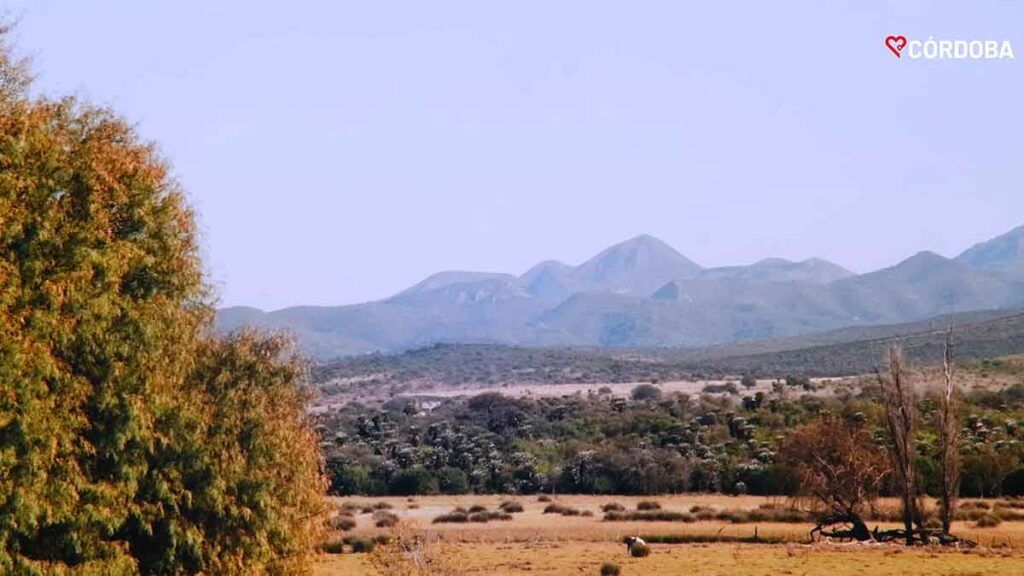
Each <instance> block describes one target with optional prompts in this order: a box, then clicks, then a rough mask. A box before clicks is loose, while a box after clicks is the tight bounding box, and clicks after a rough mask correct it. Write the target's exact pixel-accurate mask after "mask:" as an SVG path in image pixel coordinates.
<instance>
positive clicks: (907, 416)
mask: <svg viewBox="0 0 1024 576" xmlns="http://www.w3.org/2000/svg"><path fill="white" fill-rule="evenodd" d="M877 376H878V384H879V387H880V388H881V391H882V403H883V404H884V406H885V423H886V428H888V430H889V436H890V445H889V453H890V455H891V456H892V463H893V468H894V469H895V471H896V482H897V487H898V488H899V491H900V500H901V502H902V505H903V527H904V529H905V530H906V539H907V544H908V545H909V544H913V543H914V528H915V526H916V527H921V526H920V515H919V514H918V508H917V473H916V470H915V466H914V440H915V437H914V433H915V430H914V424H915V420H916V418H915V415H914V398H913V391H912V390H911V388H910V382H909V381H908V380H907V374H906V370H905V368H904V365H903V352H902V350H900V347H899V345H898V344H892V345H890V346H889V369H888V373H886V374H882V371H881V370H879V371H878V372H877Z"/></svg>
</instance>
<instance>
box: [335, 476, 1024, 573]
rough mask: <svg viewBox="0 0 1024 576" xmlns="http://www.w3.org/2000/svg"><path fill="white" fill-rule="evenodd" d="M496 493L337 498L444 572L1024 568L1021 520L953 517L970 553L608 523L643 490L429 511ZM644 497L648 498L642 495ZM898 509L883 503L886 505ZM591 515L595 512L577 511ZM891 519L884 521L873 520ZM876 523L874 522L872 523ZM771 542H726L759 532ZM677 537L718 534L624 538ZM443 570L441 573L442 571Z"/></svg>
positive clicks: (360, 528) (787, 529)
mask: <svg viewBox="0 0 1024 576" xmlns="http://www.w3.org/2000/svg"><path fill="white" fill-rule="evenodd" d="M508 499H509V498H507V497H502V496H434V497H419V498H415V499H412V500H411V501H410V499H406V498H383V499H375V500H373V501H371V500H368V499H358V498H357V499H335V500H334V501H333V503H334V504H336V505H342V504H344V503H345V502H349V503H350V504H353V505H358V506H360V507H361V506H364V505H368V504H371V503H372V502H378V501H384V502H387V504H388V505H390V506H391V512H393V513H395V514H397V515H398V516H399V517H400V518H401V519H402V527H401V528H400V529H402V530H407V531H414V532H415V533H416V534H417V535H418V536H420V537H422V538H423V539H424V540H425V541H426V542H428V547H432V551H433V552H432V553H433V554H434V556H435V561H436V562H437V565H438V566H444V567H445V568H444V569H442V568H438V571H439V572H438V573H441V574H490V575H506V574H507V575H519V574H545V575H562V574H566V575H568V574H595V575H596V574H598V573H599V569H600V566H601V564H603V563H606V562H611V563H615V564H618V565H620V566H621V567H622V574H624V575H633V574H644V575H648V574H649V575H668V574H707V575H711V574H721V575H740V574H743V575H753V574H766V575H767V574H772V575H774V574H829V575H830V576H846V575H853V574H872V575H881V574H935V575H939V574H943V575H945V574H963V575H968V574H971V575H974V574H1020V573H1024V521H1011V522H1003V523H1002V524H1000V525H999V526H996V527H990V528H979V527H977V526H976V525H975V524H974V523H973V522H958V523H956V524H955V525H954V529H953V531H954V532H956V533H957V534H959V535H961V536H965V537H968V538H970V539H972V540H975V541H977V542H979V543H980V544H981V546H980V547H979V548H977V549H974V550H970V551H953V550H942V549H930V548H929V549H920V548H919V549H906V548H904V547H902V546H899V545H884V546H883V545H862V544H848V543H846V544H844V543H819V544H813V545H811V544H807V533H808V530H809V528H810V526H809V525H808V524H803V523H778V522H766V523H756V524H755V523H730V522H723V521H715V520H712V521H697V522H687V523H682V522H607V521H604V520H603V514H602V512H601V507H602V505H604V504H606V503H608V502H612V501H614V502H618V503H620V504H622V505H623V506H624V507H626V508H627V509H633V508H636V505H637V504H638V502H639V501H640V500H643V499H644V498H639V497H610V496H559V497H558V498H557V500H556V502H557V503H558V504H561V505H563V506H566V507H570V508H574V509H576V510H578V511H579V512H580V513H581V515H580V516H562V515H557V514H544V513H543V510H544V508H545V507H546V506H547V505H548V503H546V502H538V501H537V500H536V499H535V498H525V497H520V498H514V499H515V500H516V501H518V502H520V503H522V504H523V506H524V511H523V512H522V513H518V514H515V515H514V518H513V519H512V520H509V521H495V522H488V523H464V524H435V523H432V520H433V518H435V517H437V516H439V515H441V514H443V513H446V512H450V511H451V510H452V509H453V508H456V507H463V508H469V507H471V506H473V505H480V506H484V507H487V508H488V509H492V510H493V509H497V507H498V505H499V504H500V502H502V501H505V500H508ZM647 499H649V498H647ZM656 500H657V501H658V502H659V503H660V504H661V506H662V508H663V509H664V510H667V511H687V510H690V509H692V508H693V507H694V506H702V507H707V508H713V509H718V510H756V509H758V508H759V507H761V506H762V505H765V504H769V505H776V506H778V505H780V504H785V502H784V501H782V500H780V499H770V498H763V497H749V496H746V497H730V496H720V495H677V496H663V497H658V498H657V499H656ZM890 506H894V503H893V502H883V503H882V508H883V509H884V508H886V507H890ZM585 512H590V513H592V514H593V515H592V516H583V515H582V514H583V513H585ZM356 521H357V525H356V527H355V528H354V529H353V530H352V531H351V532H348V533H347V534H350V535H356V536H360V537H367V538H368V537H372V536H375V535H381V534H386V533H388V532H389V530H393V529H387V528H377V527H375V526H374V523H373V520H372V518H371V515H369V514H357V515H356ZM878 524H880V525H881V526H883V527H884V526H889V525H891V524H888V523H878ZM871 525H872V526H874V525H875V523H874V522H872V523H871ZM755 530H756V534H757V535H758V537H759V538H760V539H762V540H766V541H772V542H776V543H774V544H751V543H736V542H727V541H725V540H729V539H731V538H750V537H752V536H753V535H754V534H755ZM627 535H641V536H665V535H673V536H683V537H684V538H680V539H686V538H685V537H691V538H694V539H697V538H700V539H708V540H719V541H717V542H715V541H711V542H704V543H699V544H698V543H690V544H653V545H652V549H653V554H652V555H651V556H650V557H648V558H632V557H630V556H629V555H628V553H627V550H626V547H625V546H623V545H622V544H620V542H621V539H622V537H623V536H627ZM371 557H372V555H368V554H352V553H345V554H338V555H324V557H323V560H322V561H321V563H320V564H319V566H318V572H317V576H342V575H346V576H347V575H353V576H355V575H363V574H366V575H372V574H380V575H381V576H387V575H386V574H382V573H381V572H379V571H376V570H375V569H374V567H373V566H372V565H371V563H370V559H371ZM445 570H447V571H445Z"/></svg>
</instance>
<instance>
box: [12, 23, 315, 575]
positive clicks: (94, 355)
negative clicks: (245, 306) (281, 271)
mask: <svg viewBox="0 0 1024 576" xmlns="http://www.w3.org/2000/svg"><path fill="white" fill-rule="evenodd" d="M2 32H3V31H2V30H0V40H2V39H3V34H2ZM30 87H31V81H30V78H29V76H28V73H27V67H26V66H25V64H24V63H23V62H21V61H18V60H16V59H15V58H14V57H13V56H12V53H11V50H10V49H9V48H8V47H7V45H5V44H0V573H5V574H7V573H15V574H33V573H98V574H118V573H126V574H132V573H153V574H158V573H163V574H172V573H199V572H205V573H217V574H293V573H302V572H303V571H304V570H305V558H306V552H307V551H308V549H309V544H310V542H311V541H312V539H313V538H314V537H315V533H316V530H317V525H318V517H317V515H318V511H319V507H320V500H319V494H320V493H321V490H322V488H323V484H322V481H321V476H320V463H319V458H318V456H317V452H316V444H315V439H314V438H313V436H312V434H311V433H310V432H309V428H308V426H307V425H306V422H305V419H304V399H303V397H302V394H301V392H300V390H299V388H298V382H300V380H301V375H302V371H301V366H300V365H299V364H298V363H297V362H296V361H295V360H294V359H293V357H291V356H289V355H288V354H287V350H286V347H284V345H283V344H282V342H281V341H280V340H279V339H277V338H265V337H262V336H259V335H255V334H243V335H238V336H236V337H234V338H231V339H227V340H223V341H222V340H218V339H216V337H214V336H213V335H212V329H211V320H212V306H211V304H210V302H211V298H210V295H209V291H208V288H207V285H206V284H205V281H204V276H203V269H202V265H201V262H200V258H199V250H198V247H197V239H196V230H195V224H194V218H193V214H192V212H191V210H190V208H189V207H188V205H187V203H186V201H185V197H184V195H183V194H182V192H181V191H180V190H179V188H178V186H177V184H176V183H175V181H174V180H173V178H171V177H170V176H169V173H168V172H169V170H168V167H167V165H166V164H165V163H164V162H163V161H162V160H161V159H160V158H159V156H158V155H157V154H156V153H155V151H154V148H153V146H152V145H149V144H146V143H144V142H141V141H140V140H139V138H138V136H137V135H136V134H135V133H134V131H133V129H132V128H131V126H130V125H129V124H127V123H126V122H125V121H124V120H122V119H121V118H119V117H118V116H117V115H116V114H114V113H112V112H110V111H109V110H106V109H103V108H99V107H95V106H91V105H88V104H85V103H82V102H80V101H78V100H76V99H74V98H64V99H58V100H53V99H47V98H42V97H36V96H33V95H31V94H30V92H29V89H30Z"/></svg>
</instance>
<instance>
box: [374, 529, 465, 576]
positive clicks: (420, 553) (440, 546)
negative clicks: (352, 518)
mask: <svg viewBox="0 0 1024 576" xmlns="http://www.w3.org/2000/svg"><path fill="white" fill-rule="evenodd" d="M376 543H377V546H376V547H375V548H374V550H373V552H372V553H371V554H370V556H369V561H370V565H371V566H373V568H374V569H375V570H376V572H377V573H378V574H380V575H381V576H460V575H462V574H464V573H465V569H464V567H463V566H462V565H461V564H460V562H459V560H458V558H459V556H458V552H457V551H456V550H454V549H451V548H450V547H449V545H448V544H446V543H445V542H444V540H441V539H429V538H427V536H426V535H425V534H424V533H423V532H422V531H420V530H417V529H415V527H413V526H411V525H409V524H405V523H400V524H399V525H397V526H395V527H393V528H392V530H391V531H390V533H389V534H388V538H387V540H379V541H377V542H376Z"/></svg>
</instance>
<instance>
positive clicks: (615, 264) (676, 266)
mask: <svg viewBox="0 0 1024 576" xmlns="http://www.w3.org/2000/svg"><path fill="white" fill-rule="evenodd" d="M700 270H701V267H700V266H698V265H697V264H695V263H694V262H693V261H691V260H689V259H688V258H686V257H685V256H683V255H682V254H680V253H679V252H677V251H676V249H675V248H673V247H671V246H669V245H668V244H666V243H665V242H662V241H661V240H658V239H657V238H655V237H654V236H650V235H648V234H642V235H640V236H636V237H634V238H630V239H629V240H626V241H625V242H620V243H618V244H616V245H614V246H612V247H610V248H607V249H605V250H603V251H602V252H601V253H600V254H598V255H597V256H594V257H593V258H591V259H590V260H587V261H586V262H584V263H583V264H581V265H580V266H579V268H577V274H578V275H579V276H580V277H581V278H583V279H584V280H585V281H586V282H587V283H589V284H592V285H595V286H598V287H600V288H601V289H603V290H608V291H613V292H629V293H633V294H650V293H651V292H653V291H654V290H656V289H658V288H659V287H660V286H662V285H664V284H665V282H667V281H669V280H675V279H680V278H689V277H692V276H694V275H696V274H697V273H699V272H700Z"/></svg>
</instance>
